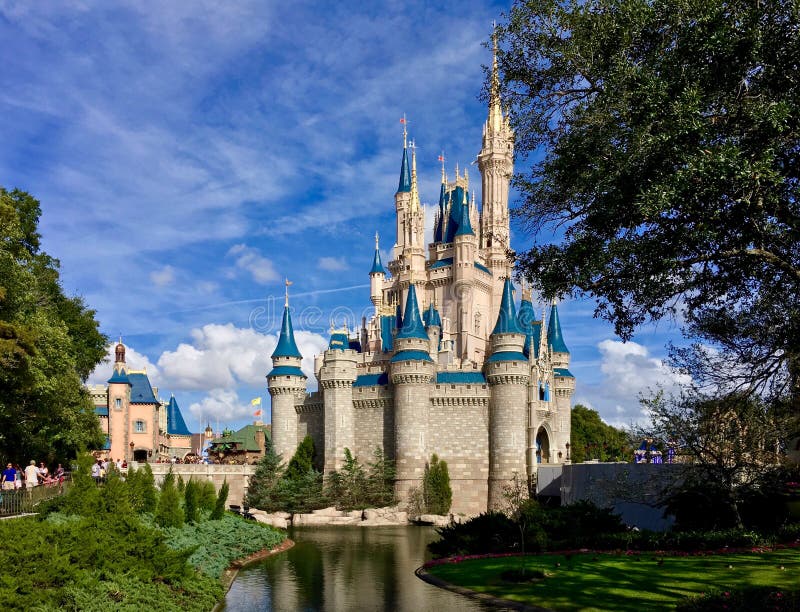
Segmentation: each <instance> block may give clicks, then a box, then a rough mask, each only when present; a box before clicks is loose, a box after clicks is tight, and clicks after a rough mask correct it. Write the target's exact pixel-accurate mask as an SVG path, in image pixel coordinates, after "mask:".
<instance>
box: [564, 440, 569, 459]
mask: <svg viewBox="0 0 800 612" xmlns="http://www.w3.org/2000/svg"><path fill="white" fill-rule="evenodd" d="M565 446H566V448H567V462H569V461H570V458H569V442H567V443H566V445H565Z"/></svg>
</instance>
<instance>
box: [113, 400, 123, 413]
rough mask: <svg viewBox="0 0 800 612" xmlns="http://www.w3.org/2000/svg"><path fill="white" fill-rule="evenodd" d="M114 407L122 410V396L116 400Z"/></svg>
mask: <svg viewBox="0 0 800 612" xmlns="http://www.w3.org/2000/svg"><path fill="white" fill-rule="evenodd" d="M114 408H116V409H117V410H122V398H121V397H118V398H116V399H115V400H114Z"/></svg>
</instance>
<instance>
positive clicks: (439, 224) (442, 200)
mask: <svg viewBox="0 0 800 612" xmlns="http://www.w3.org/2000/svg"><path fill="white" fill-rule="evenodd" d="M446 203H447V179H446V178H445V174H444V168H442V188H441V189H440V190H439V213H438V214H437V216H436V227H435V228H434V231H433V241H434V242H442V241H443V240H444V225H445V222H444V215H445V206H446Z"/></svg>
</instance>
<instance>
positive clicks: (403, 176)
mask: <svg viewBox="0 0 800 612" xmlns="http://www.w3.org/2000/svg"><path fill="white" fill-rule="evenodd" d="M498 87H499V82H498V77H497V63H496V60H495V62H494V65H493V72H492V88H491V95H490V100H489V112H488V117H487V120H486V123H485V124H484V128H483V142H482V148H481V151H480V153H479V154H478V157H477V165H478V169H479V170H480V173H481V182H480V186H479V190H480V193H481V195H482V197H481V200H482V203H481V204H482V205H481V209H480V210H479V209H478V206H477V205H476V203H475V197H474V191H472V192H471V191H470V184H469V174H468V172H467V171H466V170H464V172H463V174H461V173H460V172H459V170H458V167H456V172H455V178H454V179H453V180H449V179H448V177H447V176H446V173H445V169H444V162H443V165H442V180H441V189H440V193H439V205H438V208H437V209H436V219H435V224H434V233H433V241H432V242H431V243H430V244H427V245H426V244H425V211H424V209H423V207H422V205H421V203H420V196H419V191H418V183H417V167H416V154H415V149H414V147H413V145H411V146H409V145H408V142H407V138H406V134H405V132H404V135H403V140H404V146H403V152H402V161H401V167H400V180H399V184H398V188H397V192H396V193H395V195H394V209H395V212H396V235H395V240H394V248H393V250H392V258H391V261H389V262H388V264H387V266H386V268H384V266H383V263H382V261H381V254H380V250H379V248H378V237H377V236H376V240H375V242H376V244H375V253H374V257H373V260H372V268H371V269H370V271H369V278H370V299H371V301H372V304H373V305H374V307H375V315H374V316H373V317H372V318H371V319H370V320H367V319H366V318H365V319H364V320H362V321H361V322H360V328H359V329H356V330H354V333H351V332H350V330H348V329H334V330H332V331H331V338H330V344H329V346H328V350H326V351H325V352H324V354H322V355H318V356H317V358H316V363H315V375H316V378H317V381H318V387H319V390H318V391H316V392H314V393H311V394H308V393H307V391H306V383H307V377H306V375H305V374H304V373H303V371H302V370H301V369H300V364H301V360H302V355H301V354H300V351H299V350H298V347H297V344H296V342H295V339H294V333H293V329H292V321H291V315H290V311H289V300H288V293H287V298H286V304H285V307H284V313H283V322H282V327H281V333H280V338H279V340H278V344H277V347H276V348H275V351H274V352H273V353H272V362H273V369H272V370H271V371H270V372H269V373H268V375H267V381H268V386H269V392H270V395H271V398H272V440H273V442H274V446H275V450H276V452H277V453H278V454H280V455H281V456H282V457H283V459H284V460H288V459H289V457H291V455H292V454H293V453H294V451H295V448H296V447H297V445H298V443H299V442H300V441H301V440H302V439H303V437H304V436H306V435H310V436H311V437H312V438H313V439H314V442H315V445H316V448H317V449H318V453H319V455H318V456H319V464H320V467H322V468H323V470H324V472H325V473H326V474H328V473H330V472H331V471H333V470H339V469H341V467H342V464H343V462H344V458H345V454H344V450H345V448H348V449H350V451H351V452H353V454H355V455H356V456H357V457H359V458H360V459H361V460H362V461H364V460H366V459H368V458H369V457H371V456H372V453H373V451H374V449H375V448H376V447H380V448H381V449H383V451H384V453H385V454H386V456H387V457H388V458H389V459H392V460H394V461H395V464H396V468H397V480H396V483H395V492H396V494H397V496H398V498H399V499H400V500H401V502H404V501H406V499H408V495H409V492H410V491H411V490H412V489H414V488H415V487H418V486H419V485H420V483H421V479H422V476H423V473H424V470H425V463H426V461H429V460H430V457H431V455H432V454H434V453H436V454H438V455H439V457H440V458H442V459H444V460H445V461H447V463H448V465H449V472H450V483H451V486H452V488H453V511H454V512H457V513H458V512H463V513H467V514H477V513H479V512H484V511H486V510H487V508H488V509H495V508H499V507H501V506H503V505H504V503H505V500H504V497H503V488H504V487H506V486H508V485H509V483H510V482H512V480H513V479H514V477H515V476H516V477H518V478H521V479H522V480H523V481H525V480H526V479H527V478H529V477H531V476H532V475H533V474H534V473H535V471H536V467H537V465H539V464H544V463H563V462H565V461H566V460H567V459H568V448H569V439H570V417H571V415H570V403H571V398H572V395H573V392H574V390H575V378H574V376H573V375H572V373H571V372H570V370H569V366H570V353H569V350H568V349H567V346H566V343H565V340H564V336H563V335H562V330H561V323H560V320H559V314H558V308H557V306H556V303H555V302H552V303H551V304H549V307H550V310H549V317H548V319H547V320H545V312H544V311H542V314H541V318H539V317H537V315H536V313H535V311H534V306H533V302H532V299H531V294H530V291H528V290H526V289H525V288H523V290H522V295H521V298H522V299H521V302H520V305H519V309H518V308H517V305H516V299H515V295H514V287H513V285H512V282H511V278H510V276H511V263H510V261H509V250H510V248H511V243H510V239H511V235H510V228H509V207H508V190H509V181H510V180H511V176H512V174H513V163H514V134H513V131H512V129H511V125H510V121H509V118H508V116H507V115H506V114H504V113H503V110H502V108H501V104H500V96H499V89H498ZM409 149H410V151H409ZM409 153H410V154H409ZM426 247H427V249H426Z"/></svg>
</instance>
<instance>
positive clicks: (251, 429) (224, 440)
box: [211, 424, 271, 452]
mask: <svg viewBox="0 0 800 612" xmlns="http://www.w3.org/2000/svg"><path fill="white" fill-rule="evenodd" d="M270 429H271V428H270V426H269V425H263V424H262V425H255V424H251V425H245V426H244V427H242V428H241V429H240V430H238V431H235V432H232V433H229V434H228V435H223V436H222V437H220V438H215V439H214V440H211V445H212V448H213V446H214V445H220V444H233V445H235V450H238V451H247V452H258V451H260V450H261V448H260V447H259V446H258V444H257V443H256V432H257V431H263V432H264V435H265V436H270Z"/></svg>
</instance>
